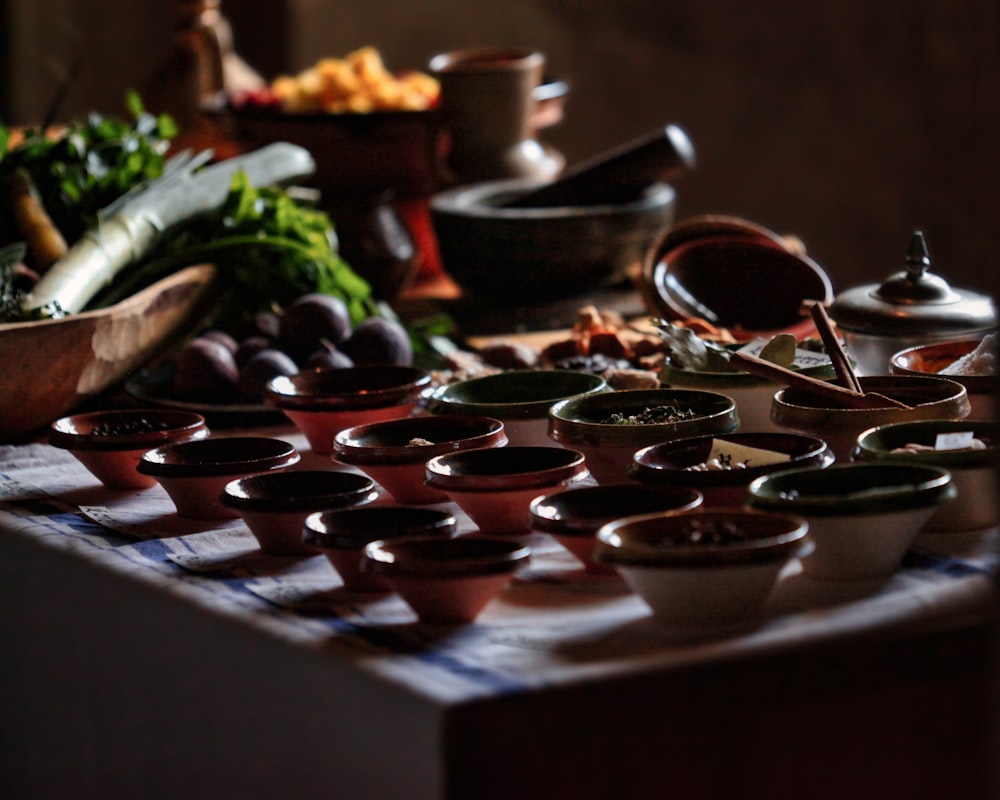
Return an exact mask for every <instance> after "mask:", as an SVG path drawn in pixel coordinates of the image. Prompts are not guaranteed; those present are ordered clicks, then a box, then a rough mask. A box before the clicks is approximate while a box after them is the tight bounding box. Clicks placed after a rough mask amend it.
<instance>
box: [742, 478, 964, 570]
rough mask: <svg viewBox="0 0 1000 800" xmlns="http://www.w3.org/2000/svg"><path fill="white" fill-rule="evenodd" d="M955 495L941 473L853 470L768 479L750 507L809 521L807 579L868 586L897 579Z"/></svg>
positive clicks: (758, 484) (753, 492) (756, 487)
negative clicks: (925, 531) (933, 520)
mask: <svg viewBox="0 0 1000 800" xmlns="http://www.w3.org/2000/svg"><path fill="white" fill-rule="evenodd" d="M955 494H956V492H955V487H954V486H953V485H952V480H951V475H950V473H949V472H948V471H947V470H945V469H941V468H940V467H933V466H930V465H918V464H900V463H891V462H882V463H851V464H834V465H833V466H831V467H827V468H826V469H810V468H806V469H791V470H785V471H783V472H774V473H771V474H770V475H764V476H762V477H760V478H757V479H756V480H755V481H754V482H753V483H751V484H750V488H749V494H748V497H747V504H748V505H749V506H750V507H751V508H756V509H759V510H765V511H773V512H779V513H786V514H796V515H799V516H801V517H804V518H805V519H806V520H807V521H808V523H809V539H810V541H811V542H812V544H813V549H812V551H811V552H809V553H807V554H805V555H804V556H803V557H802V570H803V572H804V573H805V574H806V575H807V576H808V577H810V578H813V579H816V580H822V581H868V580H887V579H888V578H889V577H891V576H892V575H893V574H894V573H895V572H897V571H898V570H899V568H900V567H901V566H902V563H903V557H904V556H905V555H906V551H907V550H908V549H909V548H910V546H911V545H912V544H913V541H914V540H915V539H916V537H917V534H918V533H919V532H920V530H921V528H923V526H924V525H925V524H926V523H927V521H928V520H929V519H930V518H931V516H932V515H933V514H934V512H935V511H936V510H937V509H938V508H939V507H940V506H941V505H943V504H944V503H947V502H948V501H950V500H952V499H954V497H955Z"/></svg>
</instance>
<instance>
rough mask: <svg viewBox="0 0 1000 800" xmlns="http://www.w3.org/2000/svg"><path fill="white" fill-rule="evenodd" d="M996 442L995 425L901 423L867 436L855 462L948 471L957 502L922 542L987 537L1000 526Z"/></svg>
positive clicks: (939, 515)
mask: <svg viewBox="0 0 1000 800" xmlns="http://www.w3.org/2000/svg"><path fill="white" fill-rule="evenodd" d="M995 437H996V423H995V422H994V421H993V420H972V419H966V420H941V419H933V420H932V419H927V420H917V421H915V422H897V423H894V424H891V425H879V426H877V427H875V428H869V429H868V430H867V431H864V432H863V433H862V434H861V435H860V436H859V437H858V441H857V444H856V445H855V446H854V452H853V453H852V454H851V458H852V459H853V460H854V461H858V462H885V461H891V462H893V463H898V462H901V463H907V464H933V465H935V466H938V467H944V468H945V469H947V470H948V471H949V472H950V473H951V478H952V482H953V483H954V485H955V490H956V492H957V496H956V497H955V499H954V500H952V501H951V502H948V503H945V504H944V505H943V506H941V507H940V508H939V509H938V510H937V511H936V512H935V513H934V515H933V516H932V517H931V518H930V520H928V522H927V524H926V525H925V526H924V527H923V529H922V530H921V538H922V539H923V538H924V537H923V534H925V533H964V532H970V531H981V530H985V529H987V528H991V527H993V526H994V525H996V524H997V523H998V522H1000V500H998V498H997V485H996V480H997V466H998V465H997V451H996V445H995V441H996V439H995Z"/></svg>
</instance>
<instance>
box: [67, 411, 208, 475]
mask: <svg viewBox="0 0 1000 800" xmlns="http://www.w3.org/2000/svg"><path fill="white" fill-rule="evenodd" d="M208 435H209V429H208V427H207V425H206V424H205V418H204V417H203V416H201V415H200V414H196V413H194V412H189V411H174V410H166V409H157V408H148V409H122V410H112V411H93V412H89V413H83V414H73V415H71V416H68V417H62V418H61V419H57V420H56V421H55V422H53V423H52V425H51V427H50V428H49V444H51V445H52V446H53V447H58V448H61V449H63V450H68V451H69V452H70V453H72V454H73V456H75V457H76V459H77V460H78V461H79V462H80V463H81V464H83V465H84V466H85V467H86V468H87V469H88V470H90V472H91V473H92V474H93V475H94V477H96V478H97V479H98V480H99V481H100V482H101V483H103V484H104V485H105V486H106V487H107V488H108V489H122V490H126V489H148V488H149V487H151V486H155V485H156V479H155V478H153V477H151V476H149V475H143V474H142V473H140V472H138V471H137V467H138V466H139V460H140V459H141V458H142V456H143V454H144V453H145V452H146V451H147V450H152V449H153V448H154V447H160V446H162V445H165V444H170V443H171V442H188V441H192V440H195V439H204V438H205V437H206V436H208Z"/></svg>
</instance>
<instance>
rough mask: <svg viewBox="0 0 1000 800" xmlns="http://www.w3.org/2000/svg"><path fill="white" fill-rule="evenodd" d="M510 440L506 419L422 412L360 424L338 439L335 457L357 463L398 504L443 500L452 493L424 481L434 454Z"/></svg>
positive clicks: (349, 462)
mask: <svg viewBox="0 0 1000 800" xmlns="http://www.w3.org/2000/svg"><path fill="white" fill-rule="evenodd" d="M506 444H507V435H506V434H505V433H504V426H503V423H502V422H501V421H500V420H498V419H493V418H492V417H476V416H465V415H461V414H455V415H451V414H446V415H443V416H435V415H427V414H425V415H420V416H414V417H404V418H402V419H393V420H385V421H383V422H372V423H369V424H368V425H356V426H355V427H353V428H346V429H344V430H342V431H340V432H339V433H338V434H337V435H336V436H335V437H334V440H333V455H332V457H333V458H334V459H335V460H336V461H339V462H341V463H342V464H349V465H351V466H354V467H357V468H358V469H360V470H361V471H362V472H364V473H365V474H367V475H368V476H369V477H371V478H372V479H373V480H375V481H376V482H377V483H378V484H379V485H380V486H381V487H382V488H383V489H385V490H386V491H387V492H389V494H391V495H392V497H393V499H394V500H395V501H396V502H397V503H409V504H413V505H422V504H424V503H441V502H446V501H447V500H448V495H447V494H445V493H444V492H442V491H440V490H439V489H434V488H432V487H430V486H427V485H426V483H424V478H425V466H426V464H427V462H428V461H429V460H430V459H432V458H434V456H439V455H443V454H445V453H455V452H458V451H460V450H472V449H475V448H480V447H503V446H504V445H506Z"/></svg>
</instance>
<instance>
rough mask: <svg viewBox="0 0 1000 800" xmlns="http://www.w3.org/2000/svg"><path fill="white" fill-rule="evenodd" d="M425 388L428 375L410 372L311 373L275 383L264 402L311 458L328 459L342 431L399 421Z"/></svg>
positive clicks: (393, 369) (390, 368)
mask: <svg viewBox="0 0 1000 800" xmlns="http://www.w3.org/2000/svg"><path fill="white" fill-rule="evenodd" d="M430 382H431V375H430V373H429V372H425V371H424V370H421V369H416V368H415V367H398V366H370V367H346V368H343V369H314V370H306V371H304V372H299V373H296V374H295V375H282V376H279V377H277V378H275V379H274V380H272V381H271V382H270V383H269V384H268V385H267V389H266V390H265V396H264V402H265V403H266V404H267V405H269V406H272V407H274V408H279V409H281V410H282V411H283V412H285V416H287V417H288V418H289V419H290V420H291V421H292V422H293V423H294V425H295V427H297V428H298V429H299V430H300V431H301V432H302V433H304V434H305V436H306V439H308V441H309V446H310V447H311V448H312V450H313V452H314V453H318V454H320V455H329V454H330V452H331V451H332V450H333V439H334V437H335V436H336V435H337V433H339V432H340V431H342V430H344V429H345V428H350V427H353V426H355V425H363V424H365V423H369V422H379V421H381V420H387V419H396V418H399V417H405V416H406V415H407V414H409V413H410V412H411V411H413V409H414V408H415V407H416V405H417V403H418V402H419V401H420V395H421V392H423V391H424V390H425V389H427V387H428V386H430Z"/></svg>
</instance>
